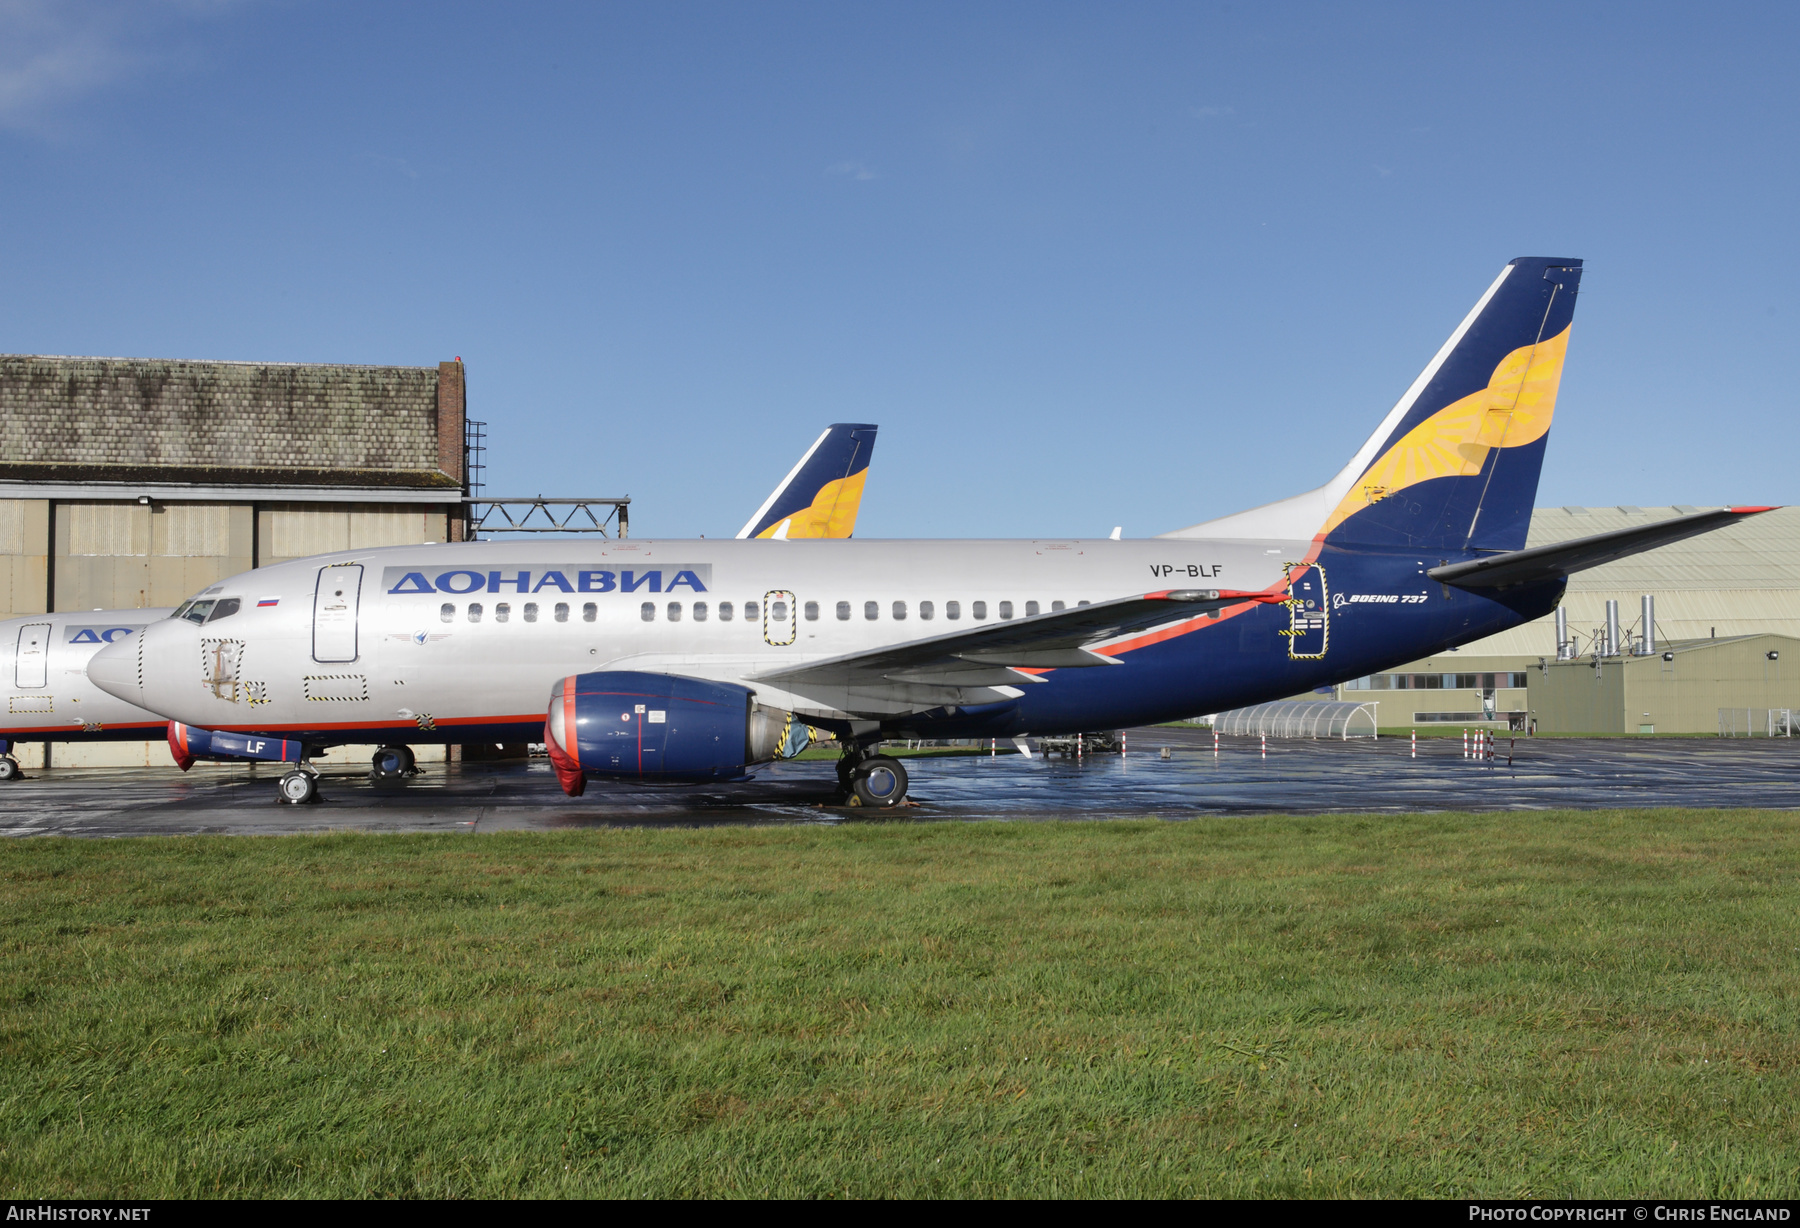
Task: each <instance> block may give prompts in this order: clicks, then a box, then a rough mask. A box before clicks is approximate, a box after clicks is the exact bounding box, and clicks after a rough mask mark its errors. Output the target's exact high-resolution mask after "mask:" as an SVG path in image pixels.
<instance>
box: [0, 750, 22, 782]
mask: <svg viewBox="0 0 1800 1228" xmlns="http://www.w3.org/2000/svg"><path fill="white" fill-rule="evenodd" d="M18 778H19V761H18V760H17V759H14V758H13V757H12V756H11V755H5V756H0V780H17V779H18Z"/></svg>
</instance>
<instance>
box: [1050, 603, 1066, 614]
mask: <svg viewBox="0 0 1800 1228" xmlns="http://www.w3.org/2000/svg"><path fill="white" fill-rule="evenodd" d="M1062 608H1063V603H1062V602H1060V601H1052V602H1051V603H1050V612H1051V613H1052V614H1054V613H1056V612H1057V611H1058V610H1060V609H1062Z"/></svg>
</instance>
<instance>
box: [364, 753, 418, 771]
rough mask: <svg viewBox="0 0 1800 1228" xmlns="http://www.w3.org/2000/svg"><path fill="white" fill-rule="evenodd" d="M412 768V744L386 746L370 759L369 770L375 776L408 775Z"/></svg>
mask: <svg viewBox="0 0 1800 1228" xmlns="http://www.w3.org/2000/svg"><path fill="white" fill-rule="evenodd" d="M412 770H413V753H412V748H411V747H410V746H384V747H382V748H381V749H380V750H378V751H376V752H375V756H374V758H373V759H371V760H370V761H369V771H370V774H371V775H373V776H407V775H410V774H411V772H412Z"/></svg>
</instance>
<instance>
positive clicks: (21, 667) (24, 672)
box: [13, 623, 50, 689]
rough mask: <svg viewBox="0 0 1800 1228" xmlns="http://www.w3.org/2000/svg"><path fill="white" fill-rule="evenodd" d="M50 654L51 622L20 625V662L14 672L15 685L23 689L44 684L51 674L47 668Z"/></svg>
mask: <svg viewBox="0 0 1800 1228" xmlns="http://www.w3.org/2000/svg"><path fill="white" fill-rule="evenodd" d="M49 655H50V624H49V623H26V624H25V625H24V626H23V627H20V628H19V662H18V668H17V670H16V672H15V673H14V674H13V685H14V686H17V687H20V688H21V689H23V688H28V687H41V686H43V685H44V683H45V680H46V678H47V677H48V676H49V670H48V669H47V668H46V662H47V660H48V658H49Z"/></svg>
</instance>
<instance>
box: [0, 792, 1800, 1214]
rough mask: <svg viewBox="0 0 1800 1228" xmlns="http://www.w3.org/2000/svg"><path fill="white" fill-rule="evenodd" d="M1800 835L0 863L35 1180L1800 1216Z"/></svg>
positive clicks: (661, 834) (600, 849)
mask: <svg viewBox="0 0 1800 1228" xmlns="http://www.w3.org/2000/svg"><path fill="white" fill-rule="evenodd" d="M1797 870H1800V816H1797V815H1795V814H1792V813H1784V812H1763V811H1745V812H1705V813H1695V812H1673V811H1651V812H1636V813H1616V812H1615V813H1585V814H1575V813H1536V814H1503V815H1426V816H1411V817H1404V818H1387V817H1383V818H1346V817H1341V816H1339V817H1329V818H1248V819H1206V820H1196V821H1193V822H1186V823H1145V822H1112V823H1086V824H1031V823H1014V824H919V825H910V824H905V823H871V824H867V825H850V826H844V827H836V828H776V829H766V828H765V829H743V828H723V829H711V830H630V831H589V832H569V833H561V834H554V835H544V834H526V833H520V834H514V835H494V836H458V837H441V838H440V837H419V836H382V835H373V836H371V835H342V836H328V837H316V838H315V837H306V838H301V837H291V838H290V837H284V838H248V837H237V838H216V839H146V840H130V841H87V842H83V841H70V840H48V839H46V840H36V839H34V840H21V841H14V842H9V843H6V844H4V845H3V846H0V944H3V948H0V949H3V951H4V958H3V960H0V1122H3V1123H4V1126H3V1130H0V1191H3V1192H4V1194H5V1195H6V1196H7V1197H21V1196H23V1197H37V1196H76V1195H81V1196H96V1195H108V1196H118V1197H151V1196H192V1195H203V1196H204V1195H348V1196H367V1195H426V1196H444V1195H451V1196H454V1195H477V1196H480V1195H492V1196H505V1195H551V1196H554V1195H579V1194H620V1195H674V1194H696V1195H733V1194H745V1195H757V1194H776V1195H823V1196H832V1195H884V1194H894V1195H981V1196H985V1195H1031V1194H1035V1195H1184V1194H1203V1195H1230V1194H1260V1195H1284V1194H1292V1195H1353V1194H1366V1195H1490V1196H1492V1195H1535V1196H1547V1195H1559V1194H1561V1195H1640V1196H1652V1195H1654V1196H1670V1197H1673V1196H1712V1195H1722V1196H1741V1197H1771V1196H1784V1197H1790V1198H1791V1197H1794V1196H1796V1194H1800V1129H1797V1128H1796V1112H1797V1111H1800V1110H1797V1107H1796V1106H1800V951H1797V948H1800V924H1797V922H1796V918H1797V917H1800V875H1797V874H1796V871H1797Z"/></svg>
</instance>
